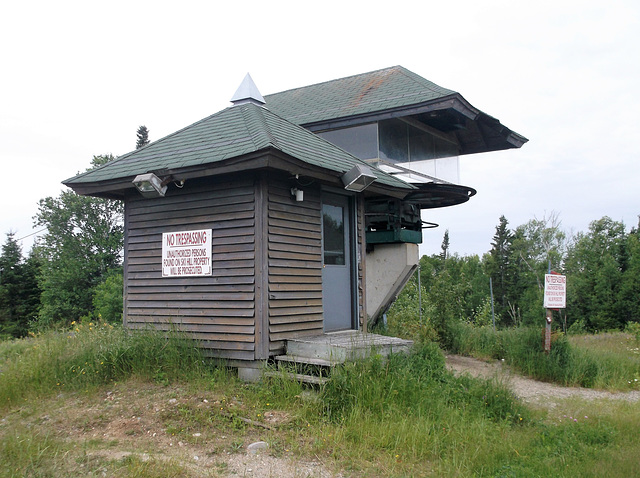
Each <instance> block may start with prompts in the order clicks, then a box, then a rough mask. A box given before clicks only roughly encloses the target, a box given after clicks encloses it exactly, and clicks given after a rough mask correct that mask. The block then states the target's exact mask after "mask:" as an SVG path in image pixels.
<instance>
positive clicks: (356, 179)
mask: <svg viewBox="0 0 640 478" xmlns="http://www.w3.org/2000/svg"><path fill="white" fill-rule="evenodd" d="M341 179H342V184H344V188H345V189H346V190H348V191H356V192H359V191H364V190H365V189H366V188H367V187H369V185H370V184H371V183H372V182H374V181H375V180H376V179H378V178H377V177H376V176H375V175H374V174H373V171H371V168H369V167H368V166H365V165H364V164H356V165H355V166H354V167H353V168H351V169H350V170H349V171H347V172H346V173H344V174H343V175H342V177H341Z"/></svg>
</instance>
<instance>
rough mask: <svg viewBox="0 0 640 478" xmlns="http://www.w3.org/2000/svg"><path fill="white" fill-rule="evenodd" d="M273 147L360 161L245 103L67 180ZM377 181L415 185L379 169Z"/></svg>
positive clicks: (327, 164) (344, 163)
mask: <svg viewBox="0 0 640 478" xmlns="http://www.w3.org/2000/svg"><path fill="white" fill-rule="evenodd" d="M268 149H275V150H278V151H281V152H283V153H286V154H287V155H289V156H292V157H293V158H296V159H298V160H300V161H302V162H304V163H307V164H309V165H313V166H318V167H320V168H324V169H328V170H330V171H334V172H336V173H340V174H341V173H344V172H346V171H348V170H349V169H351V168H352V167H353V166H354V165H355V164H362V161H361V160H359V159H357V158H356V157H354V156H352V155H351V154H349V153H347V152H345V151H344V150H342V149H340V148H338V147H337V146H334V145H333V144H331V143H329V142H328V141H325V140H324V139H322V138H320V137H318V136H316V135H315V134H313V133H311V132H309V131H307V130H306V129H304V128H302V127H300V126H297V125H294V124H293V123H291V122H289V121H287V120H285V119H283V118H281V117H279V116H278V115H276V114H274V113H272V112H270V111H269V110H267V109H266V108H264V107H261V106H257V105H255V104H251V103H248V104H242V105H236V106H232V107H229V108H227V109H224V110H222V111H220V112H218V113H216V114H214V115H212V116H209V117H208V118H205V119H203V120H201V121H198V122H197V123H194V124H193V125H191V126H188V127H186V128H184V129H182V130H180V131H177V132H175V133H173V134H171V135H169V136H166V137H165V138H162V139H160V140H158V141H155V142H153V143H151V144H149V145H148V146H145V147H144V148H141V149H138V150H135V151H133V152H131V153H128V154H125V155H123V156H120V157H119V158H118V159H116V160H115V161H112V162H111V163H108V164H106V165H104V166H102V167H100V168H97V169H94V170H91V171H87V172H85V173H82V174H79V175H77V176H74V177H73V178H70V179H67V180H66V181H63V183H64V184H66V185H68V186H71V187H73V186H74V185H81V184H88V183H99V182H103V181H113V180H120V179H129V178H133V177H134V176H136V175H138V174H142V173H146V172H151V171H158V170H164V169H171V170H174V171H175V170H179V169H180V168H188V167H197V166H200V165H202V166H205V165H211V164H214V163H217V162H221V161H223V160H226V159H229V158H235V157H239V156H242V155H245V154H249V153H253V152H258V151H263V150H264V151H266V150H268ZM376 176H377V177H378V179H377V182H378V183H381V184H384V185H387V186H392V187H396V188H401V189H407V190H409V189H412V188H413V187H412V186H411V185H409V184H407V183H405V182H403V181H401V180H399V179H397V178H395V177H393V176H391V175H389V174H386V173H384V172H382V171H379V170H376Z"/></svg>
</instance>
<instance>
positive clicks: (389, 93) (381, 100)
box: [264, 66, 457, 125]
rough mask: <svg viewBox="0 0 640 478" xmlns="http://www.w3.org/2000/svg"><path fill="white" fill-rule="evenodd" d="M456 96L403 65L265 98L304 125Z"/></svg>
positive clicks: (275, 109) (278, 111) (273, 108)
mask: <svg viewBox="0 0 640 478" xmlns="http://www.w3.org/2000/svg"><path fill="white" fill-rule="evenodd" d="M451 95H457V93H456V92H455V91H452V90H448V89H447V88H442V87H441V86H438V85H436V84H435V83H432V82H431V81H429V80H426V79H424V78H422V77H421V76H419V75H416V74H415V73H413V72H411V71H409V70H407V69H406V68H403V67H402V66H394V67H391V68H385V69H383V70H377V71H372V72H370V73H363V74H360V75H355V76H350V77H347V78H340V79H338V80H332V81H327V82H324V83H318V84H316V85H311V86H305V87H302V88H296V89H293V90H287V91H283V92H280V93H275V94H272V95H267V96H265V97H264V99H265V101H266V106H267V108H269V110H271V111H273V112H274V113H276V114H278V115H279V116H282V117H283V118H286V119H287V120H289V121H291V122H292V123H296V124H300V125H305V124H309V123H315V122H319V121H327V120H331V119H336V118H345V117H349V116H357V115H362V114H367V113H372V112H379V111H384V110H389V109H394V108H401V107H406V106H410V105H417V104H422V103H426V102H429V101H433V100H438V99H441V98H445V97H447V96H451Z"/></svg>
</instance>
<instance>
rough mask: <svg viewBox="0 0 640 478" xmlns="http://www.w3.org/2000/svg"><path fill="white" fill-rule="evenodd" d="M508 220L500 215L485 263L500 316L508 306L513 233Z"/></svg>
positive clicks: (503, 314)
mask: <svg viewBox="0 0 640 478" xmlns="http://www.w3.org/2000/svg"><path fill="white" fill-rule="evenodd" d="M508 225H509V221H507V219H506V218H505V217H504V216H500V222H499V224H498V225H497V226H496V233H495V234H494V236H493V241H492V242H491V250H490V251H489V257H488V260H487V262H486V264H485V267H486V271H487V274H488V275H489V276H490V277H491V279H492V282H493V296H494V299H495V303H496V308H497V309H498V311H497V312H498V313H499V315H501V316H503V317H504V316H505V315H506V314H505V312H506V310H507V308H508V304H507V289H508V287H509V284H508V282H507V281H508V279H509V258H510V251H511V243H512V241H513V234H512V232H511V230H510V229H509V227H508Z"/></svg>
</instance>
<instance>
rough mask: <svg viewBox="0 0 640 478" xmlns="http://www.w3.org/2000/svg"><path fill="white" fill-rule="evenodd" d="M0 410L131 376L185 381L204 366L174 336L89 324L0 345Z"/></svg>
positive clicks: (191, 349) (191, 348) (189, 347)
mask: <svg viewBox="0 0 640 478" xmlns="http://www.w3.org/2000/svg"><path fill="white" fill-rule="evenodd" d="M0 352H1V353H0V359H1V360H2V362H0V377H1V379H2V382H3V386H2V387H1V388H0V406H3V405H10V404H12V403H15V402H16V401H19V400H22V399H24V398H27V397H28V396H32V395H39V394H47V393H53V391H55V390H86V389H87V388H88V387H91V386H95V385H99V384H105V383H111V382H115V381H120V380H123V379H126V378H128V377H130V376H133V375H136V376H140V377H143V378H148V379H152V380H157V381H171V380H175V379H186V378H189V377H194V376H197V375H198V374H200V373H201V372H202V371H203V370H204V367H205V366H206V365H205V364H204V362H203V360H202V356H201V354H200V351H199V350H198V349H197V348H196V344H195V342H193V341H192V340H189V339H187V338H185V337H182V336H181V335H180V334H179V333H178V332H169V333H160V332H156V331H151V330H149V331H130V330H126V329H124V328H123V327H121V326H112V325H109V324H106V323H102V324H98V323H93V322H89V323H87V324H84V325H78V326H76V327H75V329H74V330H72V331H70V332H56V331H47V332H44V333H42V334H40V335H37V336H34V337H31V338H27V339H21V340H16V341H13V342H10V343H7V344H3V347H2V349H0Z"/></svg>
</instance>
